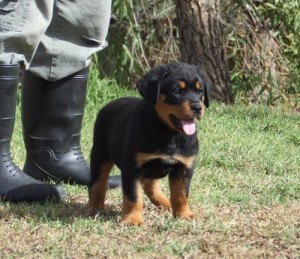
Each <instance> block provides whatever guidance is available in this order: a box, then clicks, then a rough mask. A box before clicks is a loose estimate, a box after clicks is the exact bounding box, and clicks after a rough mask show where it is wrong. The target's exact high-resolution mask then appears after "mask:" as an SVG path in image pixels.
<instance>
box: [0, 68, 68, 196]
mask: <svg viewBox="0 0 300 259" xmlns="http://www.w3.org/2000/svg"><path fill="white" fill-rule="evenodd" d="M18 79H19V65H2V64H0V200H4V201H12V202H22V201H27V202H33V201H46V200H55V201H58V200H64V199H65V198H66V193H65V191H64V189H63V187H61V186H55V185H49V184H44V183H42V182H39V181H37V180H35V179H33V178H31V177H30V176H28V175H26V174H25V173H24V172H23V171H22V170H21V169H20V168H19V167H18V166H16V164H15V163H14V162H13V159H12V157H11V154H10V142H11V137H12V134H13V129H14V122H15V111H16V95H17V85H18Z"/></svg>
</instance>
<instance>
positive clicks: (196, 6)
mask: <svg viewBox="0 0 300 259" xmlns="http://www.w3.org/2000/svg"><path fill="white" fill-rule="evenodd" d="M175 2H176V14H177V20H178V26H179V31H180V51H181V58H182V60H183V61H184V62H187V63H190V64H194V65H197V66H198V67H199V68H200V69H201V70H203V71H204V72H205V73H206V75H207V77H208V79H209V80H210V81H211V83H212V87H211V88H210V89H209V95H210V97H211V98H212V99H215V100H217V101H221V102H224V103H226V104H232V103H234V97H233V94H232V91H231V87H230V78H229V72H228V67H227V64H226V59H225V51H224V41H225V39H224V30H223V26H222V24H221V19H220V13H219V5H220V1H219V0H176V1H175Z"/></svg>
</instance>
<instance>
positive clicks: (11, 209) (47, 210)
mask: <svg viewBox="0 0 300 259" xmlns="http://www.w3.org/2000/svg"><path fill="white" fill-rule="evenodd" d="M120 215H121V209H120V208H119V207H118V206H110V205H107V206H106V208H105V211H99V212H98V213H97V214H93V215H91V214H90V213H89V212H88V209H87V206H86V203H80V202H72V201H71V202H61V203H53V202H46V203H43V204H41V203H26V202H24V203H18V204H13V203H9V202H6V203H4V202H3V203H0V219H1V220H4V221H5V218H7V220H12V219H15V220H22V219H25V220H29V221H34V222H40V223H51V222H60V224H72V223H73V222H75V221H78V220H95V219H99V220H100V221H102V222H106V221H112V220H113V221H118V219H119V218H120Z"/></svg>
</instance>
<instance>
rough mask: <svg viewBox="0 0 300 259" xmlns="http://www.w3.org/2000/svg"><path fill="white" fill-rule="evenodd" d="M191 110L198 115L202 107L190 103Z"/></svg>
mask: <svg viewBox="0 0 300 259" xmlns="http://www.w3.org/2000/svg"><path fill="white" fill-rule="evenodd" d="M191 110H192V111H193V112H194V113H195V114H196V115H199V114H200V113H201V110H202V106H201V105H200V104H199V103H198V102H197V103H191Z"/></svg>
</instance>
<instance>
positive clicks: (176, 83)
mask: <svg viewBox="0 0 300 259" xmlns="http://www.w3.org/2000/svg"><path fill="white" fill-rule="evenodd" d="M137 88H138V91H139V92H140V94H141V96H142V97H143V99H141V98H134V97H125V98H121V99H117V100H114V101H112V102H110V103H109V104H107V105H106V106H105V107H104V108H103V109H102V110H101V111H100V112H99V114H98V117H97V120H96V123H95V128H94V140H93V147H92V152H91V175H92V177H91V184H90V187H89V204H88V205H89V209H90V210H92V211H97V210H99V209H103V208H104V200H105V194H106V190H107V179H108V175H109V173H110V170H111V168H112V166H113V165H116V166H117V167H118V168H119V169H120V170H121V175H122V190H123V209H122V223H124V224H126V225H141V224H142V223H143V218H142V212H143V199H142V191H144V192H145V193H146V194H147V196H148V197H149V199H150V200H151V202H152V203H153V204H154V205H156V206H159V207H164V208H166V209H171V210H172V213H173V215H174V216H175V217H181V218H187V219H191V218H192V217H193V212H192V211H191V210H190V208H189V205H188V194H189V185H190V180H191V178H192V175H193V167H194V160H195V157H196V155H197V153H198V140H197V132H194V131H193V125H194V122H195V123H196V122H197V121H198V120H199V119H200V118H201V117H202V116H203V112H204V106H206V107H208V105H209V102H208V96H207V81H206V79H205V77H204V76H203V74H202V73H201V72H200V71H199V70H198V69H197V67H195V66H192V65H188V64H185V63H180V62H177V63H172V64H168V65H162V66H158V67H156V68H154V69H152V70H150V71H149V72H148V73H147V74H146V75H145V76H143V77H142V78H141V79H140V80H138V82H137ZM184 121H185V122H188V124H189V125H191V126H188V127H187V128H188V130H187V132H188V133H186V132H185V131H184V130H183V126H182V125H183V122H184ZM189 127H190V128H191V129H189ZM165 176H168V177H169V188H170V199H168V198H167V197H165V195H164V194H163V192H162V190H161V188H160V183H159V179H160V178H162V177H165Z"/></svg>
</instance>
